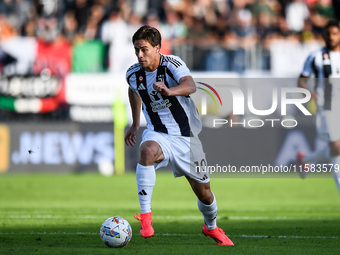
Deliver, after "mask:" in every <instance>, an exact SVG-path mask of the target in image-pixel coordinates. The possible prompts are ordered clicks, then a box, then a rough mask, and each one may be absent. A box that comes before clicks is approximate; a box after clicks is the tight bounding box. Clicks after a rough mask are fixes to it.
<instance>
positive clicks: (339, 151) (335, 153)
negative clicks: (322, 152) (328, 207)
mask: <svg viewBox="0 0 340 255" xmlns="http://www.w3.org/2000/svg"><path fill="white" fill-rule="evenodd" d="M329 146H330V148H331V157H332V160H331V163H332V164H333V167H332V173H333V177H334V180H335V183H336V186H337V188H338V191H339V193H340V171H339V170H340V169H339V167H340V139H339V140H336V141H334V142H330V143H329Z"/></svg>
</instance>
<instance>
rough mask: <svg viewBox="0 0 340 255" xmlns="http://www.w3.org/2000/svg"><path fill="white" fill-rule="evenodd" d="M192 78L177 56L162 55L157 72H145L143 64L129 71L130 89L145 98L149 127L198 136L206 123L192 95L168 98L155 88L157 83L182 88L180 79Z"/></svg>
mask: <svg viewBox="0 0 340 255" xmlns="http://www.w3.org/2000/svg"><path fill="white" fill-rule="evenodd" d="M184 76H191V74H190V71H189V69H188V68H187V66H186V65H185V63H184V62H183V61H182V60H181V59H180V58H179V57H177V56H174V55H161V59H160V64H159V66H158V68H157V69H156V70H155V71H153V72H146V71H144V70H143V69H142V68H141V67H140V65H139V63H136V64H134V65H132V66H131V67H130V68H129V69H128V70H127V72H126V80H127V82H128V84H129V86H130V88H131V89H132V90H133V91H134V92H135V93H137V95H138V96H139V97H140V98H141V99H142V111H143V113H144V116H145V118H146V122H147V128H148V129H151V130H154V131H157V132H162V133H166V134H169V135H174V136H187V137H190V136H192V135H195V136H196V135H197V134H198V133H199V132H200V131H201V129H202V124H201V121H200V118H199V115H198V112H197V109H196V106H195V104H194V102H193V101H192V99H191V98H190V97H189V96H164V95H161V94H160V93H159V92H157V91H155V90H154V89H153V83H154V82H156V81H161V82H163V83H164V84H165V85H166V86H167V87H168V88H171V87H175V86H178V84H179V80H180V78H182V77H184Z"/></svg>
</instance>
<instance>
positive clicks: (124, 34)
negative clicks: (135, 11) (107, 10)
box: [101, 10, 133, 72]
mask: <svg viewBox="0 0 340 255" xmlns="http://www.w3.org/2000/svg"><path fill="white" fill-rule="evenodd" d="M129 32H130V30H129V27H128V25H127V23H126V22H125V20H123V18H122V13H121V11H120V10H114V11H112V12H111V14H110V17H109V20H108V21H106V22H104V23H103V26H102V30H101V39H102V41H103V42H104V43H106V44H109V71H111V72H125V71H126V69H127V68H128V67H129V65H132V64H133V62H132V63H131V61H130V58H129V57H126V56H127V55H128V54H127V52H131V48H132V47H133V46H132V42H131V34H130V33H129ZM132 52H133V51H132ZM122 53H123V54H122Z"/></svg>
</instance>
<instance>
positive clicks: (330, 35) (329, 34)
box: [324, 26, 340, 50]
mask: <svg viewBox="0 0 340 255" xmlns="http://www.w3.org/2000/svg"><path fill="white" fill-rule="evenodd" d="M324 39H325V42H326V46H327V48H328V49H330V50H334V49H335V48H337V47H339V42H340V30H339V28H338V27H335V26H332V27H329V28H328V29H327V30H326V33H325V35H324Z"/></svg>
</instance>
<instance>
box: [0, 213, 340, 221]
mask: <svg viewBox="0 0 340 255" xmlns="http://www.w3.org/2000/svg"><path fill="white" fill-rule="evenodd" d="M109 216H110V215H51V214H43V215H30V214H27V215H0V219H70V218H71V219H104V218H107V217H109ZM123 217H124V218H126V219H132V218H133V217H132V216H123ZM153 219H156V220H201V219H203V217H202V216H201V215H182V216H171V215H155V216H153ZM217 219H220V220H221V219H228V220H340V218H337V217H289V216H275V217H268V216H232V215H231V216H226V217H223V216H217Z"/></svg>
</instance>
